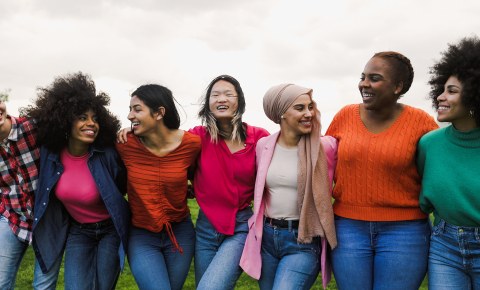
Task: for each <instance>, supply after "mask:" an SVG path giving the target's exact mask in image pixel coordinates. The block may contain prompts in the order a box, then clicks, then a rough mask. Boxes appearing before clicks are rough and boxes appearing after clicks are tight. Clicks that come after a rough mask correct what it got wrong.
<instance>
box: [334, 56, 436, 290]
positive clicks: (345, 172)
mask: <svg viewBox="0 0 480 290" xmlns="http://www.w3.org/2000/svg"><path fill="white" fill-rule="evenodd" d="M413 75H414V72H413V67H412V65H411V63H410V60H409V59H408V58H407V57H405V56H404V55H402V54H400V53H398V52H393V51H386V52H380V53H376V54H375V55H374V56H373V57H372V58H371V59H370V60H369V61H368V63H367V64H366V65H365V68H364V70H363V72H362V74H361V77H360V82H359V84H358V89H359V91H360V96H361V98H362V101H363V102H362V103H360V104H353V105H348V106H345V107H344V108H342V109H341V110H340V112H338V113H337V115H336V116H335V117H334V119H333V121H332V123H331V124H330V127H329V128H328V130H327V133H326V135H330V136H333V137H335V138H336V139H338V142H339V143H338V163H337V167H336V171H335V177H334V179H335V188H334V190H333V197H334V198H335V202H334V204H333V210H334V213H335V230H336V234H337V241H338V244H337V247H335V248H334V249H332V251H331V255H330V257H331V259H332V261H331V263H332V269H333V274H334V275H335V279H336V281H337V285H338V288H339V289H349V290H350V289H399V290H400V289H402V290H404V289H407V290H408V289H418V287H419V286H420V284H421V283H422V281H423V279H424V277H425V273H426V272H427V265H428V247H429V236H430V225H429V220H428V215H427V214H425V213H423V212H422V211H421V210H420V207H419V206H418V197H419V193H420V188H421V179H420V176H419V175H418V173H417V168H416V165H415V151H416V147H417V143H418V140H420V138H421V137H422V136H423V135H424V134H426V133H428V132H429V131H431V130H434V129H437V128H438V125H437V124H436V123H435V121H434V119H433V118H432V117H431V116H430V115H428V114H427V113H426V112H424V111H422V110H420V109H417V108H414V107H411V106H408V105H405V104H402V103H400V102H399V101H398V100H399V98H400V97H401V96H402V95H403V94H405V93H407V92H408V90H409V88H410V86H411V84H412V81H413Z"/></svg>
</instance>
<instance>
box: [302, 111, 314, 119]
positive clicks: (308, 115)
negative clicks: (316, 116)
mask: <svg viewBox="0 0 480 290" xmlns="http://www.w3.org/2000/svg"><path fill="white" fill-rule="evenodd" d="M304 116H305V117H306V118H311V117H313V112H312V110H307V111H306V112H305V115H304Z"/></svg>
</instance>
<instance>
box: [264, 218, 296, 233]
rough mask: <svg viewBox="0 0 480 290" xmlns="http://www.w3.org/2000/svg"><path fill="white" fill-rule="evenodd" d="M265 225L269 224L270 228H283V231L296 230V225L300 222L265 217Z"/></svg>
mask: <svg viewBox="0 0 480 290" xmlns="http://www.w3.org/2000/svg"><path fill="white" fill-rule="evenodd" d="M264 218H265V223H266V224H270V225H271V226H275V227H279V228H285V229H295V230H298V225H299V224H300V222H299V221H298V220H293V221H292V220H277V219H272V218H269V217H268V216H265V217H264Z"/></svg>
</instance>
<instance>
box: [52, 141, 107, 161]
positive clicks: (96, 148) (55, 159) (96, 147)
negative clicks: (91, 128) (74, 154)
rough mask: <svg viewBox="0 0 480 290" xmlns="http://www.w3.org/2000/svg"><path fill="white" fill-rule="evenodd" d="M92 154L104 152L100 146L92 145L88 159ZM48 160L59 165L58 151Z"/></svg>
mask: <svg viewBox="0 0 480 290" xmlns="http://www.w3.org/2000/svg"><path fill="white" fill-rule="evenodd" d="M93 152H105V149H103V148H102V147H100V146H95V144H92V145H91V147H90V155H88V159H90V157H92V155H93ZM48 159H49V160H51V161H53V162H55V163H60V151H59V152H55V153H52V154H50V155H49V156H48Z"/></svg>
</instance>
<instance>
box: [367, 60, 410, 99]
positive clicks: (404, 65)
mask: <svg viewBox="0 0 480 290" xmlns="http://www.w3.org/2000/svg"><path fill="white" fill-rule="evenodd" d="M373 57H378V58H381V59H383V60H385V61H386V62H387V63H388V65H389V67H390V68H391V69H392V73H393V77H394V80H395V82H397V83H398V82H402V83H403V88H402V90H401V91H400V96H401V95H403V94H405V93H406V92H408V90H409V89H410V86H411V85H412V82H413V75H414V72H413V67H412V64H411V63H410V60H409V59H408V58H407V57H406V56H404V55H403V54H401V53H398V52H395V51H382V52H377V53H375V55H374V56H373ZM373 57H372V58H373Z"/></svg>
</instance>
